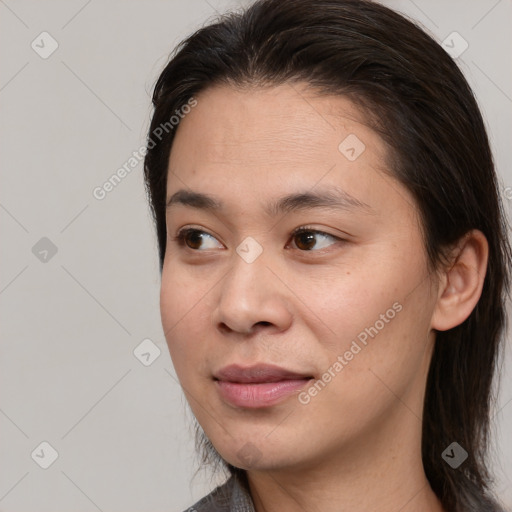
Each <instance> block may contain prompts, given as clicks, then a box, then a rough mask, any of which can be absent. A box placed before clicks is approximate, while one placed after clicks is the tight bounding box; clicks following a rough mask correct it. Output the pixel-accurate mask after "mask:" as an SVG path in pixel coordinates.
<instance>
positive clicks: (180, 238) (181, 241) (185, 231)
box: [172, 226, 344, 252]
mask: <svg viewBox="0 0 512 512" xmlns="http://www.w3.org/2000/svg"><path fill="white" fill-rule="evenodd" d="M191 233H204V234H206V235H208V236H211V237H212V238H215V237H214V236H213V235H211V234H210V233H208V232H207V231H203V230H202V229H197V228H182V229H180V230H179V231H178V233H177V234H176V236H175V237H173V239H172V240H173V241H174V242H177V243H178V245H179V246H180V247H183V248H185V249H188V250H190V251H194V252H204V251H201V249H192V248H191V247H188V246H187V245H186V243H185V241H186V238H187V236H188V235H190V234H191ZM302 233H314V234H315V235H323V236H326V237H328V238H332V239H333V240H336V241H337V242H344V240H343V239H342V238H339V237H337V236H335V235H331V234H330V233H326V232H324V231H320V230H318V229H313V228H310V227H308V226H301V227H299V228H297V229H295V230H294V231H293V232H292V234H291V237H290V238H291V239H293V238H295V237H296V236H298V235H301V234H302ZM297 250H299V251H301V252H320V251H321V249H320V250H316V251H315V250H302V249H297Z"/></svg>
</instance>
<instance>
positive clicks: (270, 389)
mask: <svg viewBox="0 0 512 512" xmlns="http://www.w3.org/2000/svg"><path fill="white" fill-rule="evenodd" d="M312 378H313V376H312V375H309V374H305V373H297V372H294V371H290V370H287V369H285V368H281V367H279V366H274V365H268V364H257V365H253V366H246V367H243V366H240V365H230V366H226V367H224V368H222V369H221V370H219V372H217V373H216V374H215V375H214V380H215V385H216V387H217V390H218V391H219V393H220V395H221V396H222V398H224V399H225V400H226V401H227V402H229V403H230V404H232V405H234V406H237V407H245V408H260V407H270V406H271V405H275V404H277V403H279V402H281V401H283V400H284V399H286V398H287V397H289V396H290V395H291V394H294V393H296V392H297V391H299V390H300V389H302V388H303V387H304V386H305V385H306V384H307V383H308V382H309V381H310V380H311V379H312Z"/></svg>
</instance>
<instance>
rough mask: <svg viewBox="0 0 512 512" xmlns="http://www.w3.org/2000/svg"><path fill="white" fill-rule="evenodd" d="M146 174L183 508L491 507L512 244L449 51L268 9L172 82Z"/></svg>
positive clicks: (267, 1)
mask: <svg viewBox="0 0 512 512" xmlns="http://www.w3.org/2000/svg"><path fill="white" fill-rule="evenodd" d="M153 103H154V107H155V111H154V115H153V119H152V123H151V127H150V133H149V137H148V152H147V155H146V159H145V177H146V185H147V190H148V193H149V198H150V202H151V207H152V211H153V214H154V218H155V223H156V228H157V234H158V241H159V249H160V265H161V270H162V286H161V314H162V323H163V327H164V331H165V335H166V339H167V342H168V346H169V351H170V354H171V357H172V360H173V364H174V366H175V368H176V372H177V375H178V377H179V380H180V383H181V385H182V388H183V390H184V393H185V395H186V397H187V400H188V403H189V405H190V407H191V409H192V412H193V414H194V416H195V418H196V419H197V421H198V423H199V425H200V428H199V436H200V445H201V449H202V450H203V454H204V460H205V461H207V460H213V461H215V460H216V461H218V462H220V463H221V464H222V465H223V466H224V467H225V468H226V469H227V470H228V471H229V473H230V475H231V476H230V478H229V480H228V481H227V482H226V483H225V484H224V485H222V486H220V487H218V488H217V489H216V490H215V491H213V492H212V493H211V494H209V495H208V496H206V497H205V498H203V500H201V501H200V502H198V503H196V504H195V505H194V506H193V507H191V508H190V509H189V510H191V511H192V510H197V511H213V510H229V511H251V510H252V511H256V512H262V511H275V510H279V511H292V510H293V511H295V510H304V511H308V512H310V511H315V510H321V511H324V512H326V511H327V512H329V511H331V510H332V511H338V512H339V511H348V510H350V511H351V512H358V511H369V510H372V511H380V512H385V511H395V512H396V511H399V510H400V511H401V512H409V511H415V512H423V511H425V512H426V511H444V512H458V511H484V510H485V511H498V510H501V509H500V507H499V505H498V503H497V501H496V500H495V498H493V496H492V492H491V491H490V475H489V472H488V470H487V467H486V459H485V456H486V447H487V436H488V426H489V405H490V401H491V389H492V384H493V376H494V373H495V371H494V370H495V364H496V361H497V358H498V356H499V348H500V342H501V339H502V337H503V333H504V328H505V302H506V299H507V297H508V292H509V271H510V270H509V269H510V261H511V250H510V245H509V242H508V239H507V237H506V229H507V227H506V223H505V219H504V215H503V210H502V207H501V203H500V198H499V195H498V190H497V189H498V187H497V179H496V175H495V170H494V165H493V160H492V155H491V151H490V148H489V142H488V138H487V134H486V131H485V128H484V123H483V121H482V117H481V114H480V112H479V109H478V106H477V104H476V101H475V99H474V97H473V94H472V92H471V90H470V88H469V86H468V84H467V82H466V80H465V79H464V77H463V75H462V73H461V72H460V71H459V69H458V67H457V66H456V64H455V63H454V62H453V60H452V59H451V57H450V56H449V55H448V54H447V53H445V51H444V50H443V49H442V48H441V47H440V46H439V45H438V44H437V43H436V42H435V41H434V40H433V39H432V38H431V37H429V36H428V35H427V34H425V33H424V32H423V31H422V30H421V29H419V28H418V27H417V26H415V25H414V24H413V23H412V22H410V21H408V20H406V19H405V18H404V17H402V16H400V15H399V14H397V13H395V12H394V11H392V10H390V9H388V8H386V7H384V6H382V5H380V4H377V3H373V2H368V1H363V0H318V1H317V0H315V1H311V0H260V1H257V2H255V3H254V4H253V5H251V6H250V7H248V8H247V9H246V10H245V11H243V12H241V13H238V14H231V15H226V16H224V17H222V18H221V19H220V20H219V21H218V22H216V23H214V24H210V25H208V26H206V27H204V28H202V29H200V30H199V31H197V32H196V33H195V34H193V35H192V36H190V37H189V38H188V39H187V40H185V41H184V42H183V43H182V44H181V45H180V46H179V47H178V48H177V49H176V51H175V53H174V55H173V56H172V59H171V60H170V62H169V63H168V65H167V66H166V68H165V69H164V71H163V73H162V74H161V76H160V78H159V80H158V82H157V84H156V87H155V91H154V95H153Z"/></svg>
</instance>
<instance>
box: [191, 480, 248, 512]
mask: <svg viewBox="0 0 512 512" xmlns="http://www.w3.org/2000/svg"><path fill="white" fill-rule="evenodd" d="M253 511H254V508H253V505H252V500H251V499H250V496H249V495H248V494H247V492H246V491H245V490H244V488H243V486H242V485H241V484H240V482H238V480H237V479H236V478H235V477H234V476H231V477H230V478H229V479H228V480H227V481H226V482H225V483H224V484H222V485H219V486H218V487H216V488H215V489H214V490H213V491H212V492H211V493H210V494H207V495H206V496H204V497H203V498H201V499H200V500H199V501H198V502H196V503H194V505H192V506H191V507H189V508H187V509H186V510H184V511H183V512H253Z"/></svg>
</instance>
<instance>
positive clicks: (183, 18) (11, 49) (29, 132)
mask: <svg viewBox="0 0 512 512" xmlns="http://www.w3.org/2000/svg"><path fill="white" fill-rule="evenodd" d="M384 3H385V4H386V5H388V6H390V7H392V8H395V9H398V10H400V11H401V12H404V13H407V14H408V15H409V16H410V17H412V18H414V19H415V20H418V21H419V22H420V23H421V24H422V25H423V26H424V27H425V28H426V29H427V30H428V31H429V32H431V33H432V34H433V35H434V36H435V37H436V39H437V40H439V41H443V40H444V39H445V38H446V37H447V36H449V35H450V34H451V33H452V32H453V31H457V32H458V33H459V34H461V36H462V37H463V38H464V40H466V41H467V42H468V43H469V47H468V49H467V50H466V51H465V52H464V53H463V54H462V55H461V56H460V57H459V58H458V59H457V60H458V62H459V64H460V65H461V67H462V69H463V71H464V73H465V74H466V76H467V77H468V80H469V82H470V84H471V85H472V86H473V88H474V90H475V93H476V95H477V97H478V100H479V103H480V105H481V107H482V110H483V113H484V116H485V118H486V120H487V124H488V127H489V133H490V137H491V140H492V144H493V149H494V151H495V157H496V162H497V165H498V169H499V173H500V177H501V180H502V192H503V196H504V197H505V206H506V209H507V214H508V215H509V216H510V214H511V211H512V207H511V202H512V188H511V189H507V187H512V173H511V169H510V163H511V161H512V153H511V151H512V150H511V144H510V134H511V133H512V129H511V128H512V116H511V111H512V99H511V98H512V67H511V60H510V54H511V48H512V36H511V33H512V32H511V30H510V26H511V24H512V3H511V1H510V0H501V1H496V0H479V1H471V2H468V1H464V0H458V1H453V0H451V1H449V2H447V1H426V0H415V1H411V0H403V1H385V2H384ZM240 5H244V3H242V2H235V1H227V0H190V1H186V2H185V1H184V0H179V1H178V0H165V1H164V0H151V1H145V2H142V1H139V2H136V1H133V0H131V1H120V0H109V1H105V0H104V1H101V0H89V1H86V0H72V1H70V0H67V1H64V0H60V1H55V0H54V1H35V0H32V1H29V0H24V1H21V0H0V25H1V26H0V38H1V44H0V52H1V67H0V102H1V122H0V141H1V151H0V155H1V173H2V175H1V179H2V188H1V191H0V223H1V230H2V244H1V261H2V265H1V267H0V305H1V312H2V321H1V329H2V331H1V334H2V344H1V363H0V364H1V367H0V393H1V394H0V429H1V435H0V461H1V463H0V510H1V511H4V512H15V511H16V512H19V511H23V512H46V511H48V512H49V511H52V512H53V511H55V510H68V511H73V512H78V511H80V512H82V511H83V512H89V511H91V512H93V511H97V510H100V511H104V512H107V511H113V512H114V511H115V512H121V511H123V512H135V511H140V512H142V511H144V512H150V511H163V510H168V511H180V510H183V509H185V508H186V507H187V506H189V505H191V504H192V503H193V502H194V501H195V500H197V499H199V498H200V497H202V496H203V495H204V494H206V492H208V491H209V490H210V488H211V487H212V485H214V484H215V483H216V482H217V481H218V480H219V478H217V480H213V481H210V477H209V474H208V472H203V473H199V474H198V476H197V477H196V478H195V479H193V478H192V476H193V473H194V470H195V468H196V463H197V460H196V457H195V454H194V446H193V436H192V435H191V427H190V425H191V418H190V413H189V412H188V411H187V407H186V405H185V401H184V398H183V395H182V392H181V390H180V387H179V385H178V384H177V382H176V378H175V373H174V371H173V369H172V365H171V360H170V357H169V354H168V351H167V346H166V344H165V340H164V338H163V333H162V329H161V325H160V317H159V306H158V299H159V272H158V263H157V246H156V238H155V236H154V232H153V226H152V224H151V220H150V216H149V210H148V207H147V205H146V202H145V193H144V188H143V181H142V163H139V164H138V165H137V166H136V167H135V168H134V169H133V170H132V171H131V172H130V173H129V174H128V175H127V176H126V177H125V178H124V179H123V180H122V182H121V183H119V184H118V185H117V186H116V187H115V188H114V190H112V191H111V192H110V193H108V194H107V196H106V197H105V198H104V199H103V200H98V199H96V198H95V197H94V196H93V193H92V192H93V190H94V188H95V187H98V186H101V185H102V184H103V183H104V182H105V181H106V180H107V179H108V178H109V177H110V176H111V175H112V174H113V173H115V172H116V170H117V169H118V168H119V167H121V166H122V165H123V164H125V163H126V162H127V161H128V159H129V158H130V157H131V156H132V153H133V152H134V151H137V150H138V149H139V148H140V147H141V146H142V145H143V144H144V141H145V135H146V131H147V128H148V125H149V120H150V114H151V108H150V97H149V96H150V92H151V90H152V87H153V85H154V83H155V80H156V78H157V76H158V74H159V72H160V71H161V69H162V67H163V65H164V64H165V62H166V60H167V57H168V54H169V52H170V51H171V49H172V48H173V47H174V45H175V44H176V43H178V42H179V41H180V40H181V39H182V38H183V37H184V36H186V35H188V34H189V33H191V31H193V30H195V29H196V28H199V26H201V25H202V24H203V23H204V22H205V21H206V20H207V19H208V18H210V17H211V16H212V15H214V14H215V12H216V11H220V12H221V11H223V10H225V9H226V8H228V7H231V6H234V7H237V6H240ZM43 31H46V32H48V33H49V34H51V36H52V37H53V38H54V39H55V40H56V41H57V43H58V45H59V46H58V48H57V50H56V51H55V52H54V53H53V54H52V55H50V56H49V57H47V58H46V59H43V58H42V57H41V56H40V55H39V54H38V53H36V51H34V50H33V49H32V47H31V43H32V41H35V44H38V45H39V47H40V48H39V50H40V51H43V50H44V51H48V49H49V48H51V46H50V43H51V42H50V40H49V39H44V40H41V37H40V36H39V35H40V34H41V32H43ZM44 37H47V36H44ZM397 37H399V35H397ZM457 44H459V43H457ZM43 47H44V48H43ZM43 237H46V238H48V239H49V240H51V242H52V244H54V246H55V247H56V249H57V252H56V253H55V254H54V255H52V252H51V247H50V246H49V245H48V242H47V241H44V240H43V241H42V242H39V245H37V246H36V249H34V250H33V247H34V246H35V245H36V244H37V243H38V241H40V239H41V238H43ZM44 250H49V252H48V253H45V252H44ZM34 253H35V254H34ZM45 258H46V260H45ZM148 338H149V339H150V340H152V342H153V343H154V345H150V346H152V347H153V348H152V349H151V354H152V355H151V356H145V357H146V360H147V359H148V357H150V359H151V360H152V363H151V364H150V365H148V366H145V365H144V364H142V362H141V361H140V360H139V359H137V358H136V357H135V355H134V353H133V351H134V349H135V348H136V347H137V346H138V345H139V344H140V343H141V342H142V340H144V339H148ZM157 348H158V349H160V351H161V354H160V356H159V357H158V358H156V359H155V360H154V361H153V358H154V357H155V352H156V350H157ZM507 351H508V352H507V360H506V365H505V372H504V382H503V388H502V392H501V395H500V398H499V401H498V404H497V405H496V407H495V425H496V435H495V443H496V452H497V457H496V462H495V468H494V469H495V471H496V473H497V477H498V478H497V483H496V488H497V490H498V493H499V496H500V497H501V499H502V500H503V502H504V503H506V504H507V506H508V507H512V440H511V439H510V432H511V431H512V385H511V383H512V377H511V368H512V362H511V358H510V350H509V349H508V347H507ZM147 362H149V361H147ZM507 432H508V436H507V435H506V433H507ZM43 441H46V442H48V443H49V444H50V445H51V446H52V447H53V448H54V449H55V450H56V451H57V452H58V458H57V459H56V460H55V462H54V463H53V464H52V465H51V466H50V467H48V468H47V469H43V468H42V467H40V465H39V464H41V463H44V461H45V460H46V462H48V461H49V460H50V459H49V457H50V455H51V453H50V450H49V449H48V448H45V447H44V445H43V447H40V444H41V442H43ZM33 453H34V455H33V456H32V455H31V454H33ZM36 462H37V463H36Z"/></svg>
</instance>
